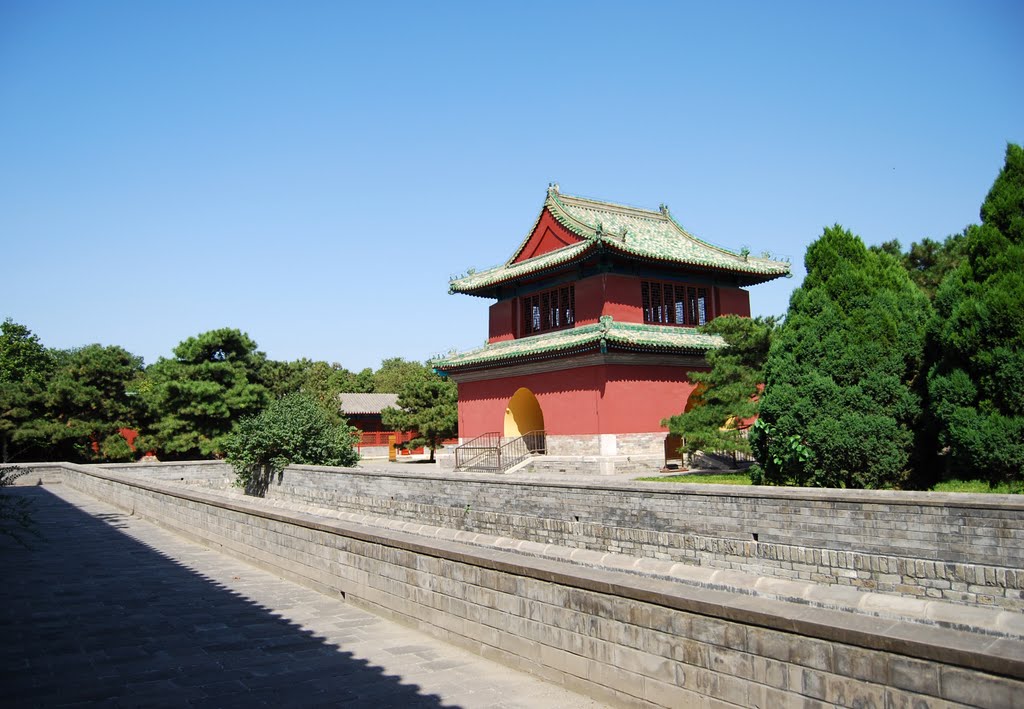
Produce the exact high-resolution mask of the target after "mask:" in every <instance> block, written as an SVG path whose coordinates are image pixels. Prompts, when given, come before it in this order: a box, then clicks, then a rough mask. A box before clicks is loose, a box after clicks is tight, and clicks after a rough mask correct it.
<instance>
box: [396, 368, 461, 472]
mask: <svg viewBox="0 0 1024 709" xmlns="http://www.w3.org/2000/svg"><path fill="white" fill-rule="evenodd" d="M417 366H418V367H419V370H418V371H417V372H415V373H414V372H412V371H410V370H408V368H407V369H406V376H405V379H404V383H403V384H402V388H401V389H400V390H399V392H398V402H397V408H388V409H384V410H383V411H382V412H381V419H382V420H383V422H384V425H385V426H388V427H391V428H394V429H396V430H399V431H415V432H416V434H417V435H416V438H414V439H412V440H411V441H410V442H409V443H408V445H409V446H411V447H413V448H418V447H419V446H427V447H428V448H429V449H430V460H434V451H435V450H436V449H438V448H440V447H441V444H442V442H443V441H444V440H445V439H447V438H453V437H454V436H456V435H457V434H458V430H459V409H458V392H457V389H456V387H455V382H453V381H451V380H449V379H445V378H443V377H441V376H439V375H437V374H435V373H434V372H433V370H431V369H430V368H429V367H426V366H424V365H417Z"/></svg>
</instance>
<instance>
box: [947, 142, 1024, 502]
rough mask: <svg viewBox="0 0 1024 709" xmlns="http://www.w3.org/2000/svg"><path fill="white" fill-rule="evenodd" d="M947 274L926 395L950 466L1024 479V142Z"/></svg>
mask: <svg viewBox="0 0 1024 709" xmlns="http://www.w3.org/2000/svg"><path fill="white" fill-rule="evenodd" d="M981 219H982V224H981V226H975V227H971V228H970V229H968V231H967V237H966V240H965V245H964V250H965V253H966V257H965V258H964V259H963V260H962V262H961V263H960V265H959V266H958V268H957V269H956V270H954V271H952V272H951V273H950V274H949V276H948V277H947V278H946V279H945V280H944V281H943V282H942V285H941V286H940V288H939V290H938V294H937V295H936V298H935V317H934V318H933V320H932V323H931V326H930V328H929V343H930V348H929V351H930V352H931V354H932V357H933V364H932V366H931V368H930V370H929V372H928V393H929V395H930V397H931V407H932V410H933V412H934V415H935V419H936V424H937V428H938V436H939V442H940V445H942V446H944V447H946V449H947V450H948V452H949V455H948V462H949V465H950V469H951V470H954V471H956V472H957V473H958V474H963V475H966V476H969V477H975V476H977V477H981V478H984V479H986V480H988V481H989V482H990V483H991V484H998V483H1000V482H1020V481H1022V480H1024V397H1022V392H1024V268H1022V264H1024V149H1022V148H1021V147H1020V146H1018V145H1012V144H1011V145H1008V146H1007V149H1006V161H1005V164H1004V166H1003V169H1002V170H1001V171H1000V173H999V175H998V177H997V178H996V180H995V183H994V184H993V185H992V189H991V190H989V193H988V195H987V196H986V198H985V201H984V203H983V204H982V207H981Z"/></svg>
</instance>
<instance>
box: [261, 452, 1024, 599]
mask: <svg viewBox="0 0 1024 709" xmlns="http://www.w3.org/2000/svg"><path fill="white" fill-rule="evenodd" d="M268 497H269V498H270V499H281V500H294V501H298V502H305V503H310V504H318V505H324V506H328V507H333V508H336V509H342V510H348V511H353V512H367V513H372V514H377V515H382V516H390V517H394V518H395V519H402V520H411V521H419V522H423V523H425V524H433V525H437V526H441V527H449V528H452V529H463V530H469V531H475V532H482V533H486V534H492V535H495V536H508V537H512V538H516V539H525V540H528V541H535V542H540V543H544V544H560V545H563V546H567V547H573V548H581V549H591V550H594V551H611V552H616V553H623V554H631V555H634V556H640V557H649V558H654V559H670V560H675V561H682V562H686V563H690V564H697V565H701V566H706V567H710V568H719V569H733V570H737V571H745V572H749V573H755V574H758V575H767V576H773V577H776V578H780V579H791V580H799V581H813V582H815V583H823V584H833V585H836V586H841V587H849V588H852V589H860V590H866V591H875V592H879V593H886V594H893V595H900V596H907V597H912V598H941V599H944V600H947V601H950V602H954V603H963V604H981V605H995V606H1001V607H1005V608H1008V609H1012V610H1022V609H1024V570H1022V569H1024V500H1021V499H1020V498H1017V497H1008V496H998V495H997V496H991V495H955V494H939V493H899V492H876V491H843V492H840V491H834V490H794V489H780V488H747V489H737V488H732V487H729V486H700V487H697V486H686V485H673V484H668V483H625V484H616V485H599V484H594V483H587V484H586V485H583V484H574V483H566V482H548V483H546V482H543V481H537V482H532V481H524V480H522V479H517V480H511V479H503V478H501V477H500V476H493V475H491V476H484V475H465V474H454V475H453V474H448V475H443V474H426V475H414V474H405V473H383V472H371V471H365V470H352V469H327V468H312V467H305V466H294V467H292V468H289V469H288V470H286V471H285V473H284V475H283V476H282V479H281V481H280V484H277V485H273V486H272V487H271V489H270V490H269V492H268ZM755 535H756V539H755Z"/></svg>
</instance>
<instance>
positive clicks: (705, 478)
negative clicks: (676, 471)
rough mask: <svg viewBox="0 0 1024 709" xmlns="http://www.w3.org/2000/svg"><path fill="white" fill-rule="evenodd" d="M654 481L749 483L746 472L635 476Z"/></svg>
mask: <svg viewBox="0 0 1024 709" xmlns="http://www.w3.org/2000/svg"><path fill="white" fill-rule="evenodd" d="M637 480H643V481H645V482H656V483H712V484H715V485H749V484H750V476H749V475H747V474H746V473H694V474H693V475H661V476H658V477H651V478H637Z"/></svg>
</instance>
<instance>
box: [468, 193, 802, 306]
mask: <svg viewBox="0 0 1024 709" xmlns="http://www.w3.org/2000/svg"><path fill="white" fill-rule="evenodd" d="M544 209H546V210H548V211H549V212H551V215H552V216H553V217H554V218H555V219H556V220H557V221H558V222H559V223H560V224H561V225H562V226H564V227H565V228H566V229H568V230H569V231H570V232H572V233H573V234H575V235H576V236H578V237H580V239H581V241H580V242H579V243H576V244H572V245H570V246H565V247H562V248H560V249H557V250H556V251H551V252H548V253H546V254H542V255H540V256H536V257H534V258H531V259H527V260H525V261H522V262H521V263H516V264H514V263H513V261H514V260H515V259H516V257H517V256H519V254H520V252H521V251H522V250H523V248H524V247H525V246H526V244H527V243H528V242H529V239H530V234H532V232H533V229H532V228H531V230H530V234H527V236H526V238H525V239H524V240H523V242H522V243H521V244H520V245H519V248H517V249H516V251H515V253H513V254H512V257H511V258H509V260H508V261H507V262H505V263H504V264H502V265H501V266H496V267H494V268H490V269H487V270H486V271H480V272H477V273H471V274H469V275H467V276H463V277H461V278H456V279H453V280H452V281H451V283H450V290H451V292H453V293H469V292H473V291H476V290H479V289H482V288H488V287H489V286H492V285H496V284H498V283H503V282H507V281H513V280H515V279H517V278H519V277H522V276H526V275H530V274H535V273H540V272H542V271H545V270H548V269H551V268H554V267H556V266H558V265H561V264H563V263H567V262H570V261H574V260H576V259H577V258H579V257H580V256H582V255H584V254H585V253H587V252H589V251H591V250H594V249H598V248H604V249H607V250H610V251H617V252H619V253H622V254H625V255H629V256H634V257H637V258H642V259H650V260H654V261H663V262H667V263H674V264H679V265H685V266H693V267H697V268H709V269H714V270H719V271H729V272H732V273H737V274H745V275H747V276H748V277H749V278H750V279H751V282H754V283H759V282H763V281H767V280H772V279H774V278H778V277H780V276H786V275H788V274H789V272H790V269H789V264H788V263H786V262H784V261H773V260H771V259H765V258H756V257H753V256H746V257H744V256H743V255H741V254H737V253H734V252H732V251H728V250H727V249H723V248H720V247H718V246H714V245H712V244H709V243H707V242H706V241H702V240H700V239H698V238H697V237H695V236H693V235H692V234H690V233H689V232H687V231H686V230H685V229H683V227H682V226H680V225H679V223H678V222H677V221H676V220H675V219H674V218H673V217H672V215H671V214H670V213H669V210H668V207H665V206H664V205H663V206H662V207H661V209H660V210H659V211H656V212H655V211H649V210H646V209H637V208H635V207H626V206H623V205H619V204H612V203H610V202H598V201H595V200H591V199H585V198H583V197H572V196H570V195H563V194H560V193H559V192H558V189H557V186H553V187H551V188H549V189H548V194H547V198H546V199H545V200H544ZM541 214H543V209H542V210H541ZM537 219H538V221H539V220H540V217H539V216H538V218H537ZM534 226H536V224H535V225H534Z"/></svg>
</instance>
